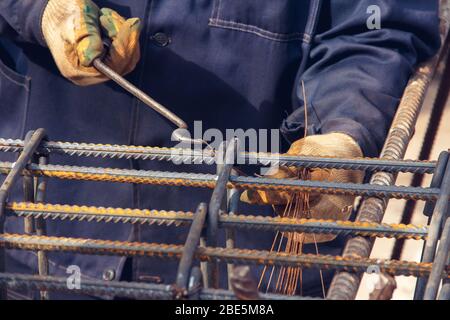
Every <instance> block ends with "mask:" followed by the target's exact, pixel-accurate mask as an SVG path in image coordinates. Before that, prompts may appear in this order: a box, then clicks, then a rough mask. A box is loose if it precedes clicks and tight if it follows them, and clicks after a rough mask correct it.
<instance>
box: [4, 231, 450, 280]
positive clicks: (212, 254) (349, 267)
mask: <svg viewBox="0 0 450 320" xmlns="http://www.w3.org/2000/svg"><path fill="white" fill-rule="evenodd" d="M0 246H2V247H5V248H7V249H20V250H42V251H57V252H76V253H82V254H93V255H113V256H129V257H133V256H146V257H157V258H164V259H180V257H181V255H182V253H183V249H184V246H182V245H171V244H156V243H143V242H123V241H111V240H97V239H95V240H94V239H80V238H65V237H46V236H30V235H19V234H0ZM195 257H196V258H197V259H199V260H200V261H215V262H225V263H227V262H232V263H235V264H244V265H247V264H254V265H268V266H283V267H296V268H318V269H322V270H340V271H347V272H352V273H362V272H366V271H367V269H368V268H369V267H372V266H374V265H376V266H378V268H379V269H380V271H381V272H384V273H387V274H390V275H403V276H416V277H423V276H428V275H429V274H430V272H431V268H432V264H431V263H418V262H409V261H396V260H380V259H366V258H364V259H362V258H358V257H340V256H327V255H314V254H302V255H293V254H288V253H283V252H269V251H258V250H242V249H225V248H218V247H199V248H198V249H197V251H196V254H195ZM442 277H443V278H449V277H450V268H449V266H446V268H445V271H444V272H443V274H442Z"/></svg>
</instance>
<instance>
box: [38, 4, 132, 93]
mask: <svg viewBox="0 0 450 320" xmlns="http://www.w3.org/2000/svg"><path fill="white" fill-rule="evenodd" d="M42 32H43V34H44V38H45V41H46V42H47V45H48V47H49V49H50V51H51V52H52V55H53V58H54V59H55V61H56V64H57V65H58V68H59V70H60V72H61V73H62V74H63V75H64V77H66V78H67V79H69V80H71V81H72V82H74V83H75V84H77V85H81V86H87V85H92V84H97V83H101V82H104V81H107V80H108V79H107V78H106V77H105V76H103V75H102V74H100V73H99V72H98V71H97V70H96V69H95V68H93V67H92V63H93V61H94V60H95V59H96V58H99V57H101V56H102V55H103V50H104V46H103V41H102V35H103V36H104V37H109V38H110V40H111V42H112V44H111V48H110V50H109V52H108V53H107V55H106V56H105V57H104V61H105V63H106V64H107V65H108V66H109V67H111V68H112V69H113V70H115V71H116V72H118V73H120V74H121V75H125V74H127V73H130V72H131V71H133V70H134V68H135V67H136V65H137V63H138V62H139V59H140V47H139V34H140V20H139V19H138V18H132V19H128V20H126V19H124V18H123V17H122V16H120V15H119V14H118V13H117V12H115V11H113V10H111V9H107V8H104V9H101V10H100V9H99V8H98V7H97V5H96V4H95V3H94V2H93V1H91V0H49V2H48V4H47V7H46V8H45V10H44V14H43V17H42Z"/></svg>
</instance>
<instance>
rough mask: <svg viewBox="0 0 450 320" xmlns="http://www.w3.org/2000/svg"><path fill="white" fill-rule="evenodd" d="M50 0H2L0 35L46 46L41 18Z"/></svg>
mask: <svg viewBox="0 0 450 320" xmlns="http://www.w3.org/2000/svg"><path fill="white" fill-rule="evenodd" d="M47 2H48V0H0V36H1V37H8V38H11V39H14V40H17V41H26V42H32V43H38V44H41V45H43V46H45V45H46V44H45V40H44V36H43V34H42V28H41V19H42V14H43V11H44V9H45V7H46V5H47Z"/></svg>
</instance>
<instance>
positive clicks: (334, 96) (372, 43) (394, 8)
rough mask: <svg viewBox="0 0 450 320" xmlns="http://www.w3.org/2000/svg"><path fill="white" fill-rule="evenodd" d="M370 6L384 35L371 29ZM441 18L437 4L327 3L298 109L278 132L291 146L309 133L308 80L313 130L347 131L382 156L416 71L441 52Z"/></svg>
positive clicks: (419, 0)
mask: <svg viewBox="0 0 450 320" xmlns="http://www.w3.org/2000/svg"><path fill="white" fill-rule="evenodd" d="M372 5H377V6H378V8H379V9H380V11H381V19H380V20H379V21H380V22H381V28H380V29H369V27H368V24H367V21H368V19H369V18H370V17H371V14H372V13H371V11H370V8H374V7H370V6H372ZM369 7H370V8H369ZM368 8H369V10H368ZM438 13H439V10H438V1H437V0H414V1H411V0H360V1H348V0H333V1H324V2H323V4H322V8H321V13H320V16H321V17H320V19H319V23H318V27H317V31H316V35H315V37H314V38H313V41H312V45H311V49H310V50H309V51H308V61H307V65H306V67H305V68H304V70H300V72H299V73H298V75H297V79H296V84H295V89H294V92H293V106H294V110H293V112H292V114H290V115H289V116H288V117H287V118H286V119H285V120H284V121H283V124H282V126H281V132H282V133H283V135H284V136H285V137H286V138H287V140H289V141H290V142H293V141H295V140H297V139H300V138H302V136H303V134H304V126H305V116H304V115H305V110H304V107H303V105H304V102H303V94H302V85H301V81H304V83H305V88H306V96H307V100H308V101H307V104H308V108H307V111H308V119H307V120H308V121H307V122H308V131H309V132H310V133H330V132H343V133H346V134H348V135H350V136H352V137H353V138H354V139H355V140H356V141H357V142H358V143H359V145H360V146H361V148H362V150H363V152H364V155H365V156H377V155H378V154H379V152H380V150H381V148H382V146H383V143H384V140H385V138H386V135H387V131H388V129H389V126H390V124H391V122H392V119H393V116H394V114H395V111H396V109H397V106H398V103H399V101H400V98H401V96H402V93H403V91H404V89H405V87H406V84H407V82H408V79H409V77H410V76H411V74H412V72H413V70H414V67H415V66H416V65H417V64H418V63H419V62H422V61H425V60H426V59H428V58H430V57H431V56H433V55H434V54H435V53H436V52H437V50H438V48H439V45H440V37H439V18H438ZM369 20H370V19H369ZM369 22H371V21H369Z"/></svg>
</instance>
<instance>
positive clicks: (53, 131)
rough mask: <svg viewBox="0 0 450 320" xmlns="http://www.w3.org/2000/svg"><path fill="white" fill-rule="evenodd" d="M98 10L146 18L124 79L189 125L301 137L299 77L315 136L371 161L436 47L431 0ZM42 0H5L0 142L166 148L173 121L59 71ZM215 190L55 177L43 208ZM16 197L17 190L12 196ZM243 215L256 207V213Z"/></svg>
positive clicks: (12, 259) (146, 272) (94, 233)
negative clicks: (345, 138)
mask: <svg viewBox="0 0 450 320" xmlns="http://www.w3.org/2000/svg"><path fill="white" fill-rule="evenodd" d="M94 2H96V3H97V4H98V6H99V7H109V8H112V9H115V10H117V11H118V12H119V13H120V14H122V15H123V16H125V17H139V18H141V19H142V22H143V30H142V36H141V51H142V59H141V61H140V63H139V65H138V67H137V68H136V70H135V71H134V72H133V73H132V74H130V75H129V76H127V78H128V79H129V80H130V81H131V82H133V83H134V84H136V85H137V86H138V87H139V88H141V89H142V90H144V91H145V92H148V93H150V94H151V95H152V96H153V97H154V98H155V99H156V100H158V101H159V102H161V103H162V104H164V105H165V106H167V107H169V108H170V109H171V110H172V111H173V112H175V113H176V114H178V115H179V116H180V117H181V118H183V119H184V120H185V121H186V122H187V123H188V124H189V125H190V126H192V124H193V122H194V121H196V120H201V121H202V122H203V128H204V130H206V129H208V128H218V129H220V130H225V129H227V128H230V129H236V128H242V129H244V130H245V129H249V128H255V129H278V128H280V129H281V133H282V134H283V136H284V137H285V138H286V141H288V142H292V141H295V140H296V139H299V138H301V137H302V136H303V134H304V126H305V119H304V114H305V112H304V108H303V95H302V90H301V85H300V83H301V81H304V83H305V86H306V93H307V95H308V100H309V107H308V118H309V119H308V131H309V132H310V133H317V134H320V133H329V132H344V133H347V134H349V135H350V136H352V137H353V138H354V139H355V140H356V141H357V142H358V143H359V145H360V146H361V148H362V150H363V152H364V155H365V156H376V155H377V154H378V153H379V151H380V149H381V147H382V145H383V142H384V139H385V137H386V133H387V130H388V128H389V126H390V123H391V121H392V118H393V115H394V113H395V111H396V107H397V106H398V103H399V99H400V98H401V96H402V92H403V90H404V88H405V85H406V83H407V81H408V78H409V77H410V75H411V74H412V72H413V70H414V67H415V66H416V65H417V64H418V63H420V62H423V61H425V60H426V59H428V58H430V57H431V56H432V55H433V54H435V53H436V51H437V49H438V47H439V28H438V26H439V19H438V1H437V0H395V1H394V0H359V1H348V0H331V1H320V0H276V1H273V0H95V1H94ZM46 3H47V1H46V0H1V1H0V137H4V138H23V137H24V135H25V134H26V132H27V131H28V130H32V129H36V128H41V127H42V128H45V129H47V132H48V135H49V137H50V139H51V140H60V141H76V142H91V143H102V144H107V143H109V144H124V145H145V146H162V147H165V146H172V145H173V142H171V140H170V136H171V133H172V130H173V127H172V125H171V124H170V123H169V122H168V121H166V120H165V119H163V118H162V117H160V116H159V115H157V114H156V113H155V112H154V111H152V110H151V109H149V108H148V107H145V106H144V105H143V104H142V103H140V102H139V101H138V100H137V99H135V98H133V97H132V96H130V95H129V94H127V93H126V92H125V91H124V90H122V89H121V88H119V87H118V86H116V85H115V84H113V83H111V82H109V83H105V84H101V85H96V86H91V87H78V86H76V85H74V84H72V83H71V82H70V81H68V80H66V79H65V78H63V77H62V76H61V74H60V73H59V71H58V69H57V67H56V65H55V63H54V61H53V58H52V56H51V54H50V52H49V50H48V48H47V46H46V43H45V40H44V39H43V35H42V31H41V25H40V24H41V18H42V13H43V10H44V8H45V5H46ZM374 5H375V6H378V8H379V9H380V15H381V16H380V17H379V18H380V19H379V22H380V27H381V28H380V29H378V28H376V23H375V24H374V21H375V22H376V21H377V20H373V19H376V18H377V17H375V18H374V16H372V15H373V14H374V13H375V14H376V10H375V11H373V10H372V9H370V8H374V7H373V6H374ZM371 6H372V7H371ZM369 7H370V8H369ZM287 145H288V144H287ZM2 159H8V160H12V159H13V158H12V156H11V157H5V156H2ZM50 162H51V163H53V164H55V163H64V164H72V165H84V166H101V167H115V168H134V169H143V170H144V169H145V170H171V171H189V172H205V171H207V170H211V168H209V169H207V168H204V167H203V166H176V165H174V164H172V163H164V162H149V161H128V160H124V159H119V160H110V159H94V158H63V157H60V156H52V157H51V159H50ZM210 195H211V192H210V190H199V189H195V190H193V189H192V188H191V189H186V188H178V187H163V186H161V187H159V186H147V185H145V186H142V185H140V186H135V185H129V184H114V183H103V182H76V181H60V180H54V179H52V180H50V181H49V185H48V190H47V199H46V200H47V202H50V203H62V204H83V205H95V206H108V207H131V208H147V209H165V210H195V208H196V206H197V205H198V203H199V202H200V201H208V199H209V197H210ZM22 197H23V196H22V193H21V190H20V186H18V187H17V190H16V191H15V192H14V193H13V195H11V197H10V200H21V199H23V198H22ZM246 210H252V211H247V212H248V213H258V212H255V207H253V208H251V209H249V208H247V209H246ZM261 210H262V209H261ZM243 211H244V210H243ZM47 230H48V234H49V235H53V236H72V237H81V238H97V239H113V240H122V241H127V240H135V241H150V242H170V243H183V241H184V239H185V237H186V229H171V228H169V229H168V228H166V227H154V226H153V227H150V226H137V225H136V226H131V225H122V224H101V223H77V222H67V221H64V222H61V221H52V222H47ZM6 232H9V233H23V222H22V219H18V218H12V217H9V218H8V219H7V222H6ZM273 236H274V235H273V233H263V232H258V235H257V236H255V234H254V233H252V232H239V233H238V238H237V246H239V247H246V248H259V249H266V250H267V249H270V246H271V243H272V240H273ZM222 244H223V243H222ZM340 245H342V241H340V242H339V241H338V242H333V243H331V244H328V245H326V246H322V247H321V248H320V253H330V254H338V253H339V246H340ZM49 257H50V272H51V274H52V275H62V276H64V275H65V274H66V273H65V272H66V268H67V266H69V265H77V266H79V267H80V268H81V272H82V275H83V277H86V278H94V279H101V278H102V277H105V278H107V279H119V278H120V276H121V274H122V270H123V266H124V263H125V259H124V258H120V257H98V256H87V255H79V254H64V253H50V254H49ZM7 263H8V271H11V272H25V273H30V272H31V273H36V272H37V271H36V268H37V267H36V266H37V258H36V255H35V253H33V252H26V251H15V250H8V256H7ZM131 269H132V280H136V281H152V280H155V279H157V281H163V282H166V283H171V282H172V281H173V279H174V275H175V269H176V262H164V261H159V260H155V259H151V258H138V259H134V260H133V263H132V268H131ZM257 273H258V270H257V269H255V274H257ZM318 275H319V272H318V270H309V271H308V272H306V273H304V276H303V278H304V279H303V287H304V288H305V290H306V289H308V288H309V289H310V290H312V291H309V293H310V294H314V290H313V288H318V290H317V293H318V294H320V282H319V281H318ZM158 277H160V278H158ZM330 277H331V273H326V274H325V278H326V279H330ZM327 281H328V280H327ZM306 292H308V291H307V290H306Z"/></svg>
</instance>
